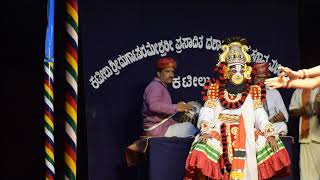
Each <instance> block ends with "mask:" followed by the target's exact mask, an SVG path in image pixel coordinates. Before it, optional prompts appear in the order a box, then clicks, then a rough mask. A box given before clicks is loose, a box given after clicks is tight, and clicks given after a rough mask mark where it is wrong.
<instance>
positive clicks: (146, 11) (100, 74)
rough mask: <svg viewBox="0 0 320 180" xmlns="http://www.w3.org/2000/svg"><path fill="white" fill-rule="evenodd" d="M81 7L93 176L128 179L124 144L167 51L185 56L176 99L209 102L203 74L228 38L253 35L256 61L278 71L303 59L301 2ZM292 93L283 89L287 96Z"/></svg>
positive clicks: (136, 129) (134, 132) (137, 129)
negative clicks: (204, 97) (203, 94)
mask: <svg viewBox="0 0 320 180" xmlns="http://www.w3.org/2000/svg"><path fill="white" fill-rule="evenodd" d="M81 7H84V8H81ZM115 7H117V8H115ZM115 9H116V10H115ZM118 9H121V10H119V11H118ZM80 11H81V14H80V17H81V19H80V20H81V23H82V26H81V29H80V31H81V32H82V36H81V38H82V41H81V43H82V53H83V63H84V86H85V92H86V118H87V139H88V170H89V171H88V174H89V179H92V180H95V179H126V178H127V177H126V176H123V172H124V170H125V168H124V159H123V157H124V156H123V155H124V154H123V152H124V148H125V147H126V146H127V145H129V144H130V143H132V142H133V141H134V140H135V139H137V138H138V137H139V135H140V133H141V129H142V118H141V104H142V94H143V90H144V87H145V86H146V85H147V83H148V82H150V81H151V80H152V78H153V77H154V75H155V70H154V63H155V61H156V59H158V58H159V57H161V56H166V55H167V56H171V57H174V58H176V59H177V62H178V69H177V72H176V74H177V76H178V77H180V80H178V81H180V86H179V85H178V84H176V85H175V86H174V87H175V88H172V89H170V90H171V92H172V97H173V101H174V102H177V101H180V100H185V101H189V100H196V101H199V102H201V93H200V91H201V87H200V86H199V85H200V84H201V82H204V81H203V80H204V79H201V78H206V77H212V76H213V71H212V69H213V67H214V66H215V64H216V63H217V61H216V59H217V47H218V46H219V45H220V43H221V42H220V40H221V39H223V38H226V37H230V36H242V37H246V38H247V39H248V44H249V45H250V46H251V52H250V53H251V54H252V58H253V60H255V61H267V62H269V64H270V65H271V68H270V69H271V70H272V71H273V72H274V73H277V71H276V69H277V68H276V67H277V66H278V65H279V64H282V65H285V66H289V67H293V68H294V67H298V65H299V47H298V29H297V27H298V8H297V2H296V1H268V2H256V1H203V2H199V1H183V2H182V1H181V2H179V1H171V2H166V1H155V2H152V3H151V2H149V1H140V2H132V3H126V4H123V3H117V4H112V6H110V4H109V3H107V2H102V1H90V2H81V4H80ZM180 37H181V39H180ZM188 39H189V41H188ZM212 39H213V40H212ZM180 41H182V42H185V41H187V42H186V44H184V43H181V42H180ZM198 41H200V42H202V46H201V45H199V43H197V42H198ZM212 41H213V44H211V42H212ZM161 43H163V45H164V46H162V44H161ZM150 44H151V45H153V46H154V47H158V48H156V49H157V50H158V51H159V53H158V52H157V51H152V50H150V48H149V46H151V45H150ZM200 44H201V43H200ZM144 49H146V51H143V50H144ZM140 50H141V52H140ZM148 50H150V51H148ZM257 51H258V52H259V53H261V54H258V53H257ZM188 78H189V79H188ZM199 78H200V80H199ZM199 81H200V82H199ZM188 82H190V83H191V84H188ZM291 93H292V92H291V91H286V92H283V95H284V98H285V101H286V102H287V103H289V101H290V96H291Z"/></svg>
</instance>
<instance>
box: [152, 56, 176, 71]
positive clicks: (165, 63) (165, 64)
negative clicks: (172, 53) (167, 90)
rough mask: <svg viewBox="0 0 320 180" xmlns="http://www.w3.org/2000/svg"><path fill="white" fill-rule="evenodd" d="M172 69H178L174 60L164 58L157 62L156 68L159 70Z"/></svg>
mask: <svg viewBox="0 0 320 180" xmlns="http://www.w3.org/2000/svg"><path fill="white" fill-rule="evenodd" d="M170 67H172V68H173V69H176V68H177V63H176V60H174V59H173V58H170V57H164V58H160V59H159V60H158V61H157V65H156V68H157V69H158V70H160V69H164V68H170Z"/></svg>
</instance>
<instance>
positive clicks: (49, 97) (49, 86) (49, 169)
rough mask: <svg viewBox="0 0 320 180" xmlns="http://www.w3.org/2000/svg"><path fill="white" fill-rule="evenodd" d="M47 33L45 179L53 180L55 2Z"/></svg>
mask: <svg viewBox="0 0 320 180" xmlns="http://www.w3.org/2000/svg"><path fill="white" fill-rule="evenodd" d="M47 19H48V25H47V33H46V45H45V58H44V71H45V77H44V103H45V105H44V132H45V142H44V147H45V164H46V169H45V178H46V180H53V179H54V177H55V168H54V119H53V112H54V108H53V102H54V96H53V82H54V81H53V80H54V78H53V69H54V0H48V4H47Z"/></svg>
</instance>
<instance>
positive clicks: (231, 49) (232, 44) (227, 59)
mask: <svg viewBox="0 0 320 180" xmlns="http://www.w3.org/2000/svg"><path fill="white" fill-rule="evenodd" d="M222 44H223V45H222V46H221V50H222V51H223V52H222V53H221V54H219V59H218V63H217V67H218V69H219V70H218V72H219V73H220V74H221V73H223V78H224V79H227V78H228V72H229V71H230V66H232V65H236V64H240V65H243V66H244V69H245V73H244V77H245V78H246V79H251V77H250V74H251V71H252V68H251V67H250V66H249V65H248V64H249V63H251V57H250V55H249V54H248V53H247V51H248V50H249V48H248V46H247V45H246V40H245V39H244V38H239V37H233V38H228V39H226V40H224V41H222Z"/></svg>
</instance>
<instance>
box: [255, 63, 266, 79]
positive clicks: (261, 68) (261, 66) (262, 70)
mask: <svg viewBox="0 0 320 180" xmlns="http://www.w3.org/2000/svg"><path fill="white" fill-rule="evenodd" d="M252 68H253V69H254V70H255V71H256V76H257V77H261V76H263V77H269V76H270V72H269V65H268V63H255V64H253V66H252Z"/></svg>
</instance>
